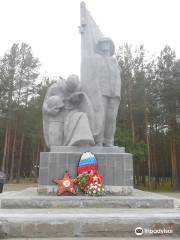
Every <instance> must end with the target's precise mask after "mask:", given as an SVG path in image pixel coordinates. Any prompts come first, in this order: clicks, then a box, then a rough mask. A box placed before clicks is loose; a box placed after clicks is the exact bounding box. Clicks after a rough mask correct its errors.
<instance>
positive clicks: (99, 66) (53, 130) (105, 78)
mask: <svg viewBox="0 0 180 240" xmlns="http://www.w3.org/2000/svg"><path fill="white" fill-rule="evenodd" d="M79 29H80V34H81V81H80V80H79V78H78V76H76V75H70V76H69V77H68V78H67V79H66V80H65V79H59V80H58V81H57V83H53V84H52V85H51V86H50V87H49V89H48V91H47V93H46V96H45V99H44V103H43V129H44V137H45V141H46V144H47V146H49V147H51V146H88V145H90V146H93V145H95V146H104V147H111V146H114V134H115V130H116V117H117V112H118V107H119V103H120V91H121V79H120V69H119V66H118V63H117V61H116V58H115V57H114V52H115V47H114V43H113V41H112V40H111V39H110V38H105V37H104V36H103V34H102V33H101V31H100V30H99V28H98V26H97V25H96V23H95V21H94V20H93V18H92V17H91V15H90V13H89V12H88V11H87V9H86V6H85V3H81V25H80V28H79Z"/></svg>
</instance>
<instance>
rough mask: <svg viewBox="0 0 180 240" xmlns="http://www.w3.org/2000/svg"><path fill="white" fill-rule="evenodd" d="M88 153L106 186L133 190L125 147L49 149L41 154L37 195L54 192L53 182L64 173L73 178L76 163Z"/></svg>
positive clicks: (55, 147) (131, 167)
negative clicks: (93, 158) (96, 165)
mask: <svg viewBox="0 0 180 240" xmlns="http://www.w3.org/2000/svg"><path fill="white" fill-rule="evenodd" d="M87 151H88V152H89V151H90V152H92V153H93V154H95V156H96V158H97V161H98V166H99V171H100V173H101V174H102V175H103V182H104V184H105V185H111V186H122V187H123V188H128V187H129V188H132V186H133V161H132V154H130V153H125V151H124V148H120V147H106V148H105V147H59V146H52V147H51V151H50V152H42V153H41V155H40V168H39V184H38V192H39V193H51V192H56V189H57V186H56V185H55V184H54V183H53V181H52V180H53V179H54V178H63V176H64V172H65V171H66V170H67V171H69V173H70V175H71V177H76V176H77V172H76V169H77V164H78V161H79V159H80V157H81V155H82V154H83V152H87ZM126 192H128V191H126Z"/></svg>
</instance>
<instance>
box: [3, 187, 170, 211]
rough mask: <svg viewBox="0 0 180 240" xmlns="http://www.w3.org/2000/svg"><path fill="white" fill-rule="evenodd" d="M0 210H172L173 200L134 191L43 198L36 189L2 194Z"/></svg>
mask: <svg viewBox="0 0 180 240" xmlns="http://www.w3.org/2000/svg"><path fill="white" fill-rule="evenodd" d="M0 207H1V208H11V209H13V208H19V209H20V208H173V207H174V199H173V198H171V197H167V196H162V195H158V194H152V193H147V192H146V193H144V192H143V191H140V190H136V189H135V190H134V191H133V195H130V196H103V197H90V196H56V195H55V196H43V195H38V193H37V188H28V189H25V190H22V191H19V192H12V193H4V194H2V195H1V197H0Z"/></svg>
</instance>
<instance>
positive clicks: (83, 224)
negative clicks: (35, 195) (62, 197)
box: [0, 208, 180, 237]
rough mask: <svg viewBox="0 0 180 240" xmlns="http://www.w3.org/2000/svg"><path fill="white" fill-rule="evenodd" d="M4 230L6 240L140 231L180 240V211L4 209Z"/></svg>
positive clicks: (0, 222)
mask: <svg viewBox="0 0 180 240" xmlns="http://www.w3.org/2000/svg"><path fill="white" fill-rule="evenodd" d="M0 226H1V229H0V234H1V236H4V237H126V236H128V237H134V236H135V229H136V228H137V227H141V228H143V229H151V230H153V231H154V230H158V229H162V230H163V229H167V230H171V233H170V234H169V235H171V236H174V237H180V210H177V209H107V208H104V209H103V208H101V209H11V210H9V209H1V210H0ZM150 235H151V234H150V233H149V234H148V233H147V234H146V235H144V236H145V237H150ZM161 235H163V236H166V235H168V234H167V233H164V234H161Z"/></svg>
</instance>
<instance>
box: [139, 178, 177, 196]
mask: <svg viewBox="0 0 180 240" xmlns="http://www.w3.org/2000/svg"><path fill="white" fill-rule="evenodd" d="M135 187H136V188H137V189H140V190H143V191H150V192H180V189H176V190H174V189H173V187H172V184H171V178H166V179H164V178H161V179H160V181H159V183H158V184H157V183H156V181H155V178H151V184H150V187H149V186H148V177H146V182H145V185H144V184H142V183H141V184H138V185H136V186H135Z"/></svg>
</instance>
